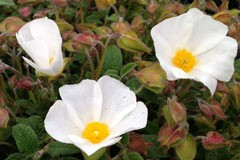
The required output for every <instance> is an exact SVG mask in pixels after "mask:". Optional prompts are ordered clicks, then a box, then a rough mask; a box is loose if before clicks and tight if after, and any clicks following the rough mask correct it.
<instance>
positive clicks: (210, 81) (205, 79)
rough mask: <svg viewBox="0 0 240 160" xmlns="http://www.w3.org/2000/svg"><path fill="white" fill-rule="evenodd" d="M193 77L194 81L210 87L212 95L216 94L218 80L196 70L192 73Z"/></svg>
mask: <svg viewBox="0 0 240 160" xmlns="http://www.w3.org/2000/svg"><path fill="white" fill-rule="evenodd" d="M191 77H193V79H194V80H196V81H199V82H202V83H203V84H204V85H205V86H206V87H208V89H209V90H210V92H211V94H212V95H213V94H214V92H215V90H216V88H217V80H216V79H215V78H213V77H212V76H211V75H208V74H207V73H204V72H202V71H199V70H197V69H194V70H193V71H192V72H191Z"/></svg>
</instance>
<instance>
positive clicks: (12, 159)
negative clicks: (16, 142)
mask: <svg viewBox="0 0 240 160" xmlns="http://www.w3.org/2000/svg"><path fill="white" fill-rule="evenodd" d="M24 158H25V155H24V154H21V153H13V154H10V155H9V156H8V157H7V158H6V159H5V160H23V159H24Z"/></svg>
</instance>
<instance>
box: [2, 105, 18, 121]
mask: <svg viewBox="0 0 240 160" xmlns="http://www.w3.org/2000/svg"><path fill="white" fill-rule="evenodd" d="M5 108H6V109H7V111H8V112H9V114H10V115H11V116H12V117H13V119H14V120H15V121H16V120H17V116H16V115H15V113H14V112H13V111H12V110H11V109H10V108H9V107H8V106H5Z"/></svg>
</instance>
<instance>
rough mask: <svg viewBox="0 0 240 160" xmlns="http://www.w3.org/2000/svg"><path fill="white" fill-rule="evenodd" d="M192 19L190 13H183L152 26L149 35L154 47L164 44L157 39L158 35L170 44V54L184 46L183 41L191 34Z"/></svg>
mask: <svg viewBox="0 0 240 160" xmlns="http://www.w3.org/2000/svg"><path fill="white" fill-rule="evenodd" d="M193 21H194V18H193V17H192V15H189V13H185V14H182V15H180V16H177V17H173V18H169V19H166V20H164V21H163V22H161V23H159V24H157V25H156V26H154V27H153V28H152V30H151V36H152V38H153V40H154V46H155V48H156V47H158V46H159V48H162V47H164V44H162V43H161V41H160V40H159V37H162V38H163V39H165V40H166V41H167V42H168V43H169V44H170V45H171V48H172V53H171V54H170V55H172V54H174V53H175V52H176V50H177V49H179V48H182V46H185V43H186V42H187V41H188V38H189V37H190V35H191V31H192V27H193ZM156 52H157V49H156ZM162 54H167V53H162Z"/></svg>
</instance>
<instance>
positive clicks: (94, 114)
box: [44, 76, 148, 155]
mask: <svg viewBox="0 0 240 160" xmlns="http://www.w3.org/2000/svg"><path fill="white" fill-rule="evenodd" d="M59 92H60V96H61V98H62V100H58V101H56V102H55V103H54V104H53V106H52V107H51V108H50V110H49V112H48V114H47V116H46V119H45V122H44V123H45V129H46V131H47V132H48V134H49V135H51V136H52V137H53V138H54V139H56V140H58V141H60V142H63V143H71V144H74V145H75V146H77V147H79V148H80V149H81V150H82V151H84V152H85V153H86V154H87V155H91V154H93V153H94V152H96V151H97V150H99V149H100V148H103V147H106V146H109V145H112V144H115V143H117V142H118V141H119V140H120V139H121V137H120V135H122V134H124V133H126V132H130V131H133V130H137V129H141V128H144V127H145V126H146V123H147V114H148V113H147V112H148V111H147V108H146V106H145V105H144V104H143V103H142V102H136V96H135V94H134V92H132V91H131V90H129V88H128V87H126V86H125V85H124V84H122V83H121V82H120V81H118V80H116V79H114V78H111V77H109V76H103V77H101V78H100V79H99V80H98V81H97V82H96V81H94V80H83V81H82V82H81V83H79V84H74V85H65V86H63V87H61V88H60V89H59Z"/></svg>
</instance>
